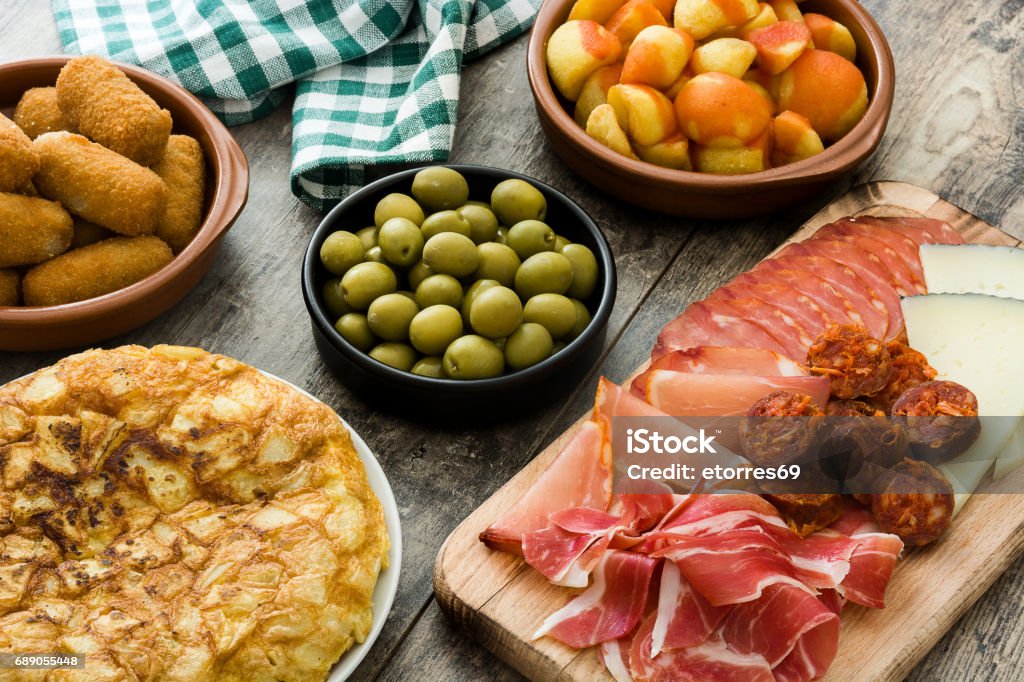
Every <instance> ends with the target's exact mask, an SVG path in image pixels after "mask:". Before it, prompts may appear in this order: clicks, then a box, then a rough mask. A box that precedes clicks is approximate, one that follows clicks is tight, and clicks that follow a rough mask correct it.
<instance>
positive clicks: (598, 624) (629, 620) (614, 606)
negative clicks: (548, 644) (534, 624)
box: [533, 550, 658, 649]
mask: <svg viewBox="0 0 1024 682" xmlns="http://www.w3.org/2000/svg"><path fill="white" fill-rule="evenodd" d="M657 564H658V561H657V560H656V559H653V558H651V557H649V556H646V555H644V554H638V553H636V552H619V551H615V550H608V551H607V552H605V554H604V556H603V557H602V559H601V562H600V563H599V564H598V566H597V568H595V569H594V582H593V584H592V585H591V586H590V587H589V588H587V590H586V591H585V592H583V593H582V594H580V595H579V596H577V597H575V598H573V599H572V600H571V601H570V602H569V603H568V604H566V605H565V606H563V607H562V608H561V609H559V610H558V611H556V612H554V613H553V614H551V615H550V616H548V618H547V619H546V620H545V621H544V623H543V624H542V625H541V627H540V629H539V630H537V632H536V633H534V635H533V637H534V639H537V638H538V637H544V636H546V635H550V636H551V637H554V638H555V639H557V640H558V641H560V642H562V643H563V644H567V645H569V646H572V647H576V648H577V649H584V648H586V647H588V646H594V645H595V644H600V643H601V642H604V641H607V640H610V639H618V638H619V637H622V636H624V635H626V634H628V633H629V632H631V631H632V630H633V628H635V627H636V626H637V624H638V623H639V622H640V619H641V618H642V617H643V615H644V608H645V607H646V605H647V593H648V590H649V588H650V585H651V578H652V577H653V575H654V569H655V567H656V566H657Z"/></svg>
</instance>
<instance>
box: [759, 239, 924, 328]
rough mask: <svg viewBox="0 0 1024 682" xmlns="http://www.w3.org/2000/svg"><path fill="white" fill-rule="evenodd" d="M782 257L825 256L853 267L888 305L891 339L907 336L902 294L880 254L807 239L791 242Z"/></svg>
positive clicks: (827, 240)
mask: <svg viewBox="0 0 1024 682" xmlns="http://www.w3.org/2000/svg"><path fill="white" fill-rule="evenodd" d="M779 255H780V256H821V257H824V258H829V259H831V260H834V261H835V262H837V263H840V264H842V265H845V266H847V267H849V268H850V269H851V270H853V271H854V272H856V273H857V275H858V276H859V277H860V278H861V279H862V280H864V282H865V283H866V284H867V288H868V289H869V290H870V291H871V292H872V294H873V295H874V296H876V297H877V298H878V299H879V300H880V301H882V303H883V304H884V306H885V309H886V311H888V315H889V327H888V331H887V334H888V336H887V338H898V337H900V336H902V335H903V333H904V329H903V311H902V309H901V308H900V295H899V294H898V293H897V292H896V288H895V287H893V285H892V280H891V276H890V273H889V270H888V268H886V267H885V266H884V265H881V263H879V262H878V259H877V257H876V258H874V259H872V258H870V256H871V254H869V253H867V252H866V251H864V250H863V249H859V248H857V247H855V246H853V245H851V244H847V243H844V242H838V241H833V240H829V239H810V240H808V241H806V242H799V243H795V244H789V245H787V246H786V247H785V248H783V249H782V251H780V252H779Z"/></svg>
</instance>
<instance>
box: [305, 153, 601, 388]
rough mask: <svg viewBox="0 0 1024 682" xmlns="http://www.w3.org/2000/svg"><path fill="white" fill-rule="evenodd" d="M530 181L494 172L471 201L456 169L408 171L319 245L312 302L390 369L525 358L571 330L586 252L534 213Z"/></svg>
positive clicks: (446, 373) (560, 341)
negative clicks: (318, 281)
mask: <svg viewBox="0 0 1024 682" xmlns="http://www.w3.org/2000/svg"><path fill="white" fill-rule="evenodd" d="M546 216H547V201H546V200H545V199H544V195H543V194H542V193H541V192H540V191H539V190H538V189H537V188H536V187H534V186H533V185H531V184H530V183H528V182H525V181H523V180H518V179H510V180H505V181H503V182H500V183H498V185H496V186H495V187H494V189H493V191H492V192H491V196H490V202H489V203H485V202H481V201H472V200H470V198H469V185H468V184H467V183H466V179H465V178H464V177H463V176H462V175H461V174H460V173H458V172H457V171H455V170H453V169H451V168H446V167H444V166H432V167H430V168H424V169H423V170H421V171H420V172H418V173H417V174H416V175H415V177H414V178H413V181H412V188H411V192H410V194H400V193H393V194H388V195H387V196H385V197H384V198H382V199H381V200H380V201H378V202H377V205H376V208H375V209H374V212H373V225H371V226H369V227H364V228H363V229H361V230H357V231H354V232H349V231H338V232H334V233H332V234H331V235H329V236H328V237H327V239H326V240H324V243H323V245H322V246H321V248H320V261H321V263H322V264H323V266H324V268H326V269H327V270H328V271H329V272H330V273H331V274H332V278H331V279H329V280H328V281H327V282H326V283H325V284H324V286H323V290H322V296H323V303H324V307H325V308H326V309H327V311H328V312H329V313H330V315H331V316H332V317H333V318H334V319H335V320H336V322H335V328H336V329H337V330H338V333H339V334H341V336H342V337H343V338H344V339H345V340H347V341H348V342H349V343H350V344H352V345H353V346H355V347H356V348H358V349H359V350H361V351H363V352H365V353H368V354H369V355H370V357H372V358H374V359H375V360H377V361H379V362H382V363H384V364H386V365H390V366H391V367H394V368H396V369H400V370H403V371H406V372H412V373H413V374H419V375H421V376H428V377H435V378H448V379H486V378H490V377H496V376H500V375H501V374H503V373H504V372H506V371H516V370H521V369H525V368H527V367H530V366H532V365H535V364H537V363H538V362H541V361H542V360H544V359H545V358H547V357H549V356H551V355H552V354H554V353H557V352H558V351H559V350H561V349H562V348H564V347H565V345H566V344H567V343H569V342H570V341H572V340H573V339H575V338H576V337H577V336H579V335H580V334H582V333H583V330H584V329H586V327H587V325H588V324H590V320H591V316H590V311H589V310H588V309H587V307H586V306H585V305H584V304H583V302H582V301H584V300H586V299H587V298H588V297H590V295H591V294H592V293H593V292H594V288H595V287H596V286H597V280H598V268H597V259H596V258H595V257H594V253H593V252H592V251H591V250H590V249H588V248H587V247H586V246H583V245H582V244H575V243H573V242H571V241H570V240H568V239H566V238H565V237H563V236H562V235H559V234H557V233H556V232H555V231H554V229H552V228H551V226H549V225H548V224H547V223H545V222H544V220H545V217H546Z"/></svg>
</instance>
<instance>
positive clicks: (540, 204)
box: [491, 178, 548, 225]
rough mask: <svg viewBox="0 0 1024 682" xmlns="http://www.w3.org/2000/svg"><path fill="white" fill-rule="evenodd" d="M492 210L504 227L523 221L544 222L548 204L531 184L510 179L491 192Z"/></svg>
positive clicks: (500, 183) (496, 186)
mask: <svg viewBox="0 0 1024 682" xmlns="http://www.w3.org/2000/svg"><path fill="white" fill-rule="evenodd" d="M491 210H492V211H494V215H496V216H498V220H499V221H500V222H501V224H502V225H515V224H516V223H518V222H520V221H521V220H544V218H545V216H547V213H548V202H547V200H546V199H544V195H543V194H541V192H540V190H539V189H537V188H536V187H534V186H533V185H531V184H530V183H528V182H526V181H525V180H519V179H517V178H510V179H508V180H504V181H502V182H499V183H498V184H497V185H495V187H494V189H493V190H492V191H491Z"/></svg>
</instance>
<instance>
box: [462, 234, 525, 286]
mask: <svg viewBox="0 0 1024 682" xmlns="http://www.w3.org/2000/svg"><path fill="white" fill-rule="evenodd" d="M476 248H477V251H479V252H480V264H479V265H477V266H476V272H474V273H473V279H493V280H497V281H498V282H499V283H500V284H501V285H502V286H506V287H511V286H512V285H513V284H514V283H515V278H516V270H518V269H519V266H520V261H519V256H517V255H516V252H515V251H513V250H512V249H510V248H509V247H507V246H505V245H504V244H497V243H495V242H485V243H483V244H480V245H479V246H477V247H476Z"/></svg>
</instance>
